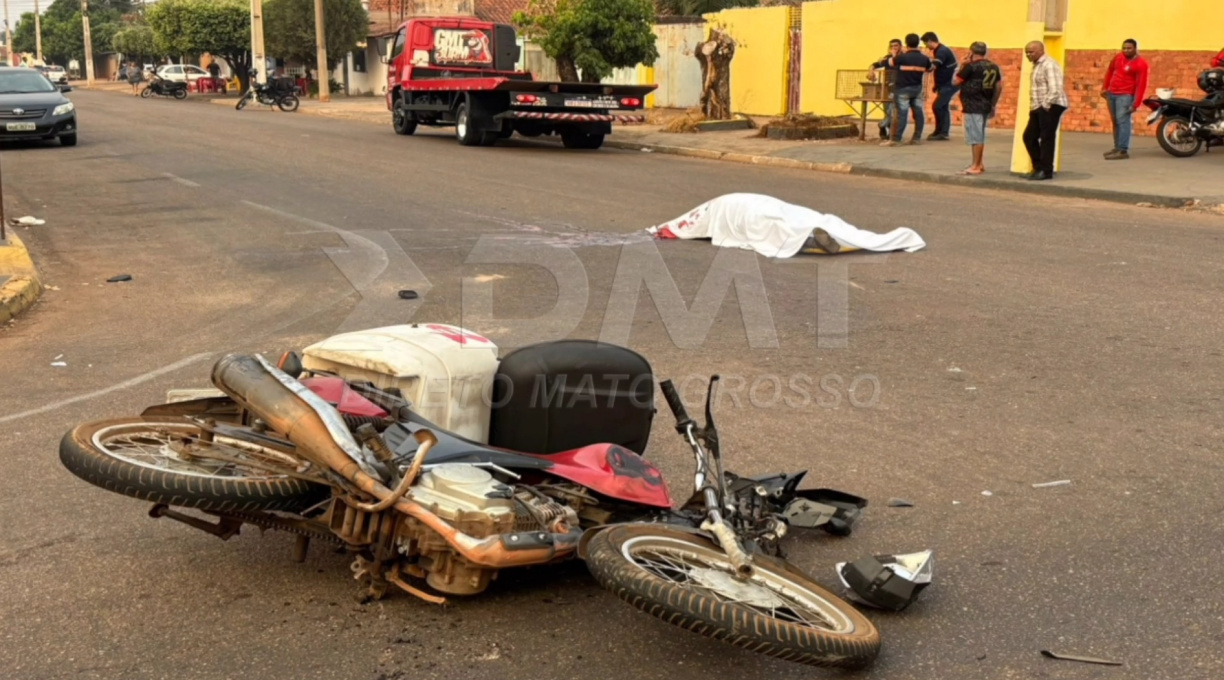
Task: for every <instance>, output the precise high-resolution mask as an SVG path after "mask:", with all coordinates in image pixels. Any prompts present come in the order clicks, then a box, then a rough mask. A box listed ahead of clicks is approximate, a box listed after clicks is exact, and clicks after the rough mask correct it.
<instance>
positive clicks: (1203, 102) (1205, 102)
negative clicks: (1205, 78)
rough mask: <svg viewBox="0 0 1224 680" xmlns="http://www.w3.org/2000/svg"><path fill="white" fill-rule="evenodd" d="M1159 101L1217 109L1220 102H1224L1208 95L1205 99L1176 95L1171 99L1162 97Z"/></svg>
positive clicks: (1187, 106) (1189, 106)
mask: <svg viewBox="0 0 1224 680" xmlns="http://www.w3.org/2000/svg"><path fill="white" fill-rule="evenodd" d="M1160 101H1161V102H1163V103H1164V104H1166V105H1168V104H1172V105H1174V106H1184V107H1186V108H1195V109H1218V108H1220V105H1221V104H1224V99H1216V100H1214V101H1213V100H1212V98H1210V97H1209V98H1207V99H1181V98H1179V97H1178V98H1172V99H1162V100H1160Z"/></svg>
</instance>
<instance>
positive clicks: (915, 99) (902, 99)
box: [892, 85, 926, 142]
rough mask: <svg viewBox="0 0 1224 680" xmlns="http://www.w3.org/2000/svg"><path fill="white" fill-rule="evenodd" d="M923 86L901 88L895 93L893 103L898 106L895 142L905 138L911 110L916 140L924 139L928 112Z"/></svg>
mask: <svg viewBox="0 0 1224 680" xmlns="http://www.w3.org/2000/svg"><path fill="white" fill-rule="evenodd" d="M924 101H925V100H924V99H923V98H922V86H921V85H914V86H912V87H899V88H897V89H896V91H895V92H894V93H893V103H894V104H895V105H896V109H895V115H896V116H897V131H896V132H894V133H893V138H892V140H893V141H894V142H899V141H901V138H902V137H904V136H905V126H906V124H907V123H909V121H908V120H907V119H908V118H909V116H910V110H911V109H912V110H913V112H914V139H922V128H923V127H925V126H926V110H925V109H924V108H923V103H924Z"/></svg>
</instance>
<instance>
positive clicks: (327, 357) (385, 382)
mask: <svg viewBox="0 0 1224 680" xmlns="http://www.w3.org/2000/svg"><path fill="white" fill-rule="evenodd" d="M302 366H303V367H304V368H306V369H307V370H315V371H330V372H332V373H336V374H337V375H340V376H342V377H344V378H346V379H349V380H368V381H370V382H372V383H374V384H375V385H377V386H378V387H380V388H383V389H385V388H388V387H398V388H399V389H400V391H401V392H403V394H404V397H405V398H406V399H408V401H409V402H411V403H412V409H413V410H414V411H416V412H417V413H419V414H421V415H422V416H424V417H425V418H426V419H428V420H429V421H431V422H434V423H437V424H438V425H439V426H441V427H443V428H446V429H447V430H449V431H451V432H454V433H455V434H458V435H460V436H462V437H466V438H468V439H471V440H473V441H476V442H480V443H482V444H484V443H488V440H489V417H490V404H491V394H492V390H493V379H494V376H495V375H496V374H497V366H498V359H497V345H495V344H493V342H492V341H490V340H489V339H487V338H484V337H481V336H480V335H477V334H476V333H473V332H471V331H467V330H464V329H462V328H459V327H458V326H450V325H447V324H435V323H430V324H411V325H403V326H388V327H385V328H374V329H370V330H364V331H354V332H352V333H343V334H341V335H335V336H332V337H330V338H327V339H326V340H322V341H320V342H317V343H315V344H313V345H311V346H309V347H307V348H306V349H305V350H303V351H302Z"/></svg>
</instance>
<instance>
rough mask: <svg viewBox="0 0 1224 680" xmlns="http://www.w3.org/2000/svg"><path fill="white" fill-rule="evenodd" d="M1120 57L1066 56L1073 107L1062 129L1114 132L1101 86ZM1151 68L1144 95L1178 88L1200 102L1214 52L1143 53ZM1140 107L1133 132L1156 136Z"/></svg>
mask: <svg viewBox="0 0 1224 680" xmlns="http://www.w3.org/2000/svg"><path fill="white" fill-rule="evenodd" d="M1117 54H1118V52H1117V50H1072V51H1070V52H1068V53H1067V63H1066V64H1064V65H1063V68H1064V70H1065V72H1066V76H1067V98H1068V99H1069V100H1070V102H1071V108H1070V110H1068V111H1067V113H1066V115H1065V116H1063V124H1062V129H1064V130H1068V131H1072V132H1104V133H1109V132H1111V131H1112V128H1111V127H1110V123H1109V106H1108V103H1107V102H1106V100H1105V99H1104V98H1102V97H1101V86H1102V85H1103V84H1104V82H1105V70H1106V69H1108V68H1109V62H1110V61H1111V60H1112V59H1113V58H1114V56H1116V55H1117ZM1140 54H1142V55H1143V57H1144V58H1145V59H1147V61H1148V63H1149V64H1150V65H1151V74H1150V75H1149V77H1148V90H1147V92H1146V93H1145V94H1144V96H1146V97H1152V96H1155V94H1156V88H1160V87H1173V88H1177V95H1176V96H1179V97H1188V98H1191V99H1198V98H1199V97H1201V96H1203V93H1202V91H1201V90H1199V88H1198V74H1199V73H1201V72H1202V71H1203V69H1205V68H1207V66H1208V65H1209V64H1210V63H1211V58H1212V57H1214V56H1215V55H1216V53H1215V52H1175V51H1156V52H1140ZM1150 113H1151V111H1149V110H1148V109H1146V108H1140V109H1139V112H1138V113H1136V114H1135V120H1134V133H1135V134H1136V135H1149V136H1150V135H1153V134H1155V132H1156V128H1155V127H1150V126H1148V125H1147V124H1146V123H1145V119H1146V118H1147V116H1148V114H1150Z"/></svg>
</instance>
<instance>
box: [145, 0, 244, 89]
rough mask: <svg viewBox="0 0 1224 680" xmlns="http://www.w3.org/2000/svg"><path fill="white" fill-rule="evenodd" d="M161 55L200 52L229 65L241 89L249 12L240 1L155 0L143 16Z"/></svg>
mask: <svg viewBox="0 0 1224 680" xmlns="http://www.w3.org/2000/svg"><path fill="white" fill-rule="evenodd" d="M145 18H146V19H147V21H148V22H149V28H151V29H153V43H154V46H155V47H156V49H157V51H158V52H160V53H163V54H171V55H179V56H180V57H182V56H185V55H189V54H191V55H195V54H200V53H202V52H208V53H209V54H212V55H215V56H218V57H221V58H222V59H224V60H225V61H227V62H229V65H230V68H232V69H234V74H235V75H236V76H238V81H239V82H240V83H241V85H242V89H244V90H245V89H246V88H247V86H248V84H249V79H250V75H249V72H250V70H251V13H250V6H249V5H248V4H247V3H246V2H244V0H158V2H157V3H156V4H154V5H153V6H152V7H150V8H149V9H148V10H147V12H146V13H145Z"/></svg>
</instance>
